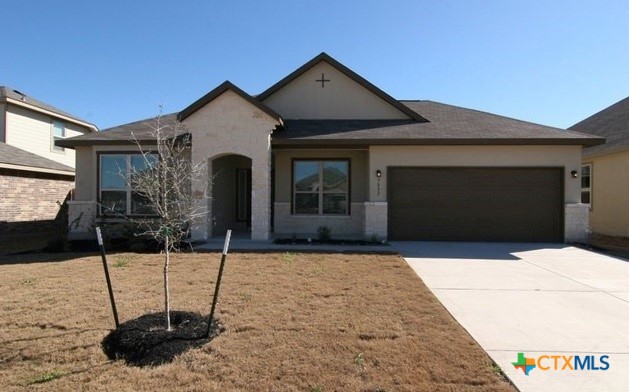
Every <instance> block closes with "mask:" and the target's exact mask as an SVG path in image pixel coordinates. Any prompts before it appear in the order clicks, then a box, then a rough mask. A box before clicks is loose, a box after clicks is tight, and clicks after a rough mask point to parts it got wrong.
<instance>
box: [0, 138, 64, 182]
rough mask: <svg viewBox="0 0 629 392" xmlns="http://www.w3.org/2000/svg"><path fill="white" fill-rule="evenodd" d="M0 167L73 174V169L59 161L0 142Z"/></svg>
mask: <svg viewBox="0 0 629 392" xmlns="http://www.w3.org/2000/svg"><path fill="white" fill-rule="evenodd" d="M0 168H5V169H16V170H26V171H34V172H43V173H53V174H64V175H69V176H74V169H73V168H71V167H70V166H66V165H63V164H61V163H59V162H55V161H53V160H50V159H47V158H44V157H42V156H39V155H37V154H33V153H31V152H28V151H25V150H22V149H21V148H17V147H14V146H11V145H8V144H6V143H4V142H0Z"/></svg>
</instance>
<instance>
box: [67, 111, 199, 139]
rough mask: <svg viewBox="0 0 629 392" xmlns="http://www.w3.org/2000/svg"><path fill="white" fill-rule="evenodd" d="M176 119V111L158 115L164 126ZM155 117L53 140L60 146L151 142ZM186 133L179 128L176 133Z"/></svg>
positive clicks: (171, 124) (171, 123)
mask: <svg viewBox="0 0 629 392" xmlns="http://www.w3.org/2000/svg"><path fill="white" fill-rule="evenodd" d="M176 120H177V113H171V114H164V115H162V116H160V123H161V124H162V125H164V126H174V125H175V123H176ZM156 121H157V119H156V118H155V117H153V118H147V119H144V120H140V121H136V122H132V123H128V124H123V125H119V126H116V127H112V128H107V129H103V130H102V131H100V132H95V133H88V134H85V135H80V136H75V137H71V138H67V139H60V140H57V141H56V142H55V144H56V145H57V146H60V147H76V146H91V145H120V144H127V145H128V144H136V143H137V142H138V141H140V142H144V143H146V142H151V141H153V142H154V140H155V136H153V135H152V134H151V133H152V132H153V130H154V127H155V126H156V125H157V124H156ZM185 133H187V131H185V130H183V129H181V130H179V133H178V135H182V134H185Z"/></svg>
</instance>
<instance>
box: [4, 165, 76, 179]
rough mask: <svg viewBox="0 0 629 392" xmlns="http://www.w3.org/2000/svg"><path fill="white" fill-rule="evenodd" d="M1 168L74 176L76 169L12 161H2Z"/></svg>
mask: <svg viewBox="0 0 629 392" xmlns="http://www.w3.org/2000/svg"><path fill="white" fill-rule="evenodd" d="M0 168H1V169H11V170H21V171H29V172H36V173H47V174H59V175H63V176H72V177H74V175H75V174H74V171H68V170H57V169H48V168H44V167H37V166H27V165H16V164H12V163H0Z"/></svg>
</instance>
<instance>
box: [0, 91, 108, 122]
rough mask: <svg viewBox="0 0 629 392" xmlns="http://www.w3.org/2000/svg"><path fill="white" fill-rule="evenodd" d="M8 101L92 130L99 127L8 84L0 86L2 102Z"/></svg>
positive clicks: (0, 99)
mask: <svg viewBox="0 0 629 392" xmlns="http://www.w3.org/2000/svg"><path fill="white" fill-rule="evenodd" d="M1 102H7V103H12V104H14V105H18V106H23V107H27V108H29V109H32V110H36V111H38V112H41V113H44V114H47V115H50V116H53V117H57V118H59V119H62V120H66V121H70V122H73V123H75V124H78V125H81V126H83V127H86V128H88V129H89V130H90V131H92V132H96V131H98V128H97V127H96V126H95V125H94V124H91V123H89V122H87V121H85V120H82V119H80V118H78V117H76V116H73V115H72V114H70V113H67V112H64V111H63V110H61V109H58V108H56V107H54V106H51V105H48V104H47V103H44V102H42V101H39V100H37V99H35V98H32V97H30V96H27V95H26V94H23V93H21V92H19V91H17V90H14V89H12V88H11V87H8V86H0V103H1Z"/></svg>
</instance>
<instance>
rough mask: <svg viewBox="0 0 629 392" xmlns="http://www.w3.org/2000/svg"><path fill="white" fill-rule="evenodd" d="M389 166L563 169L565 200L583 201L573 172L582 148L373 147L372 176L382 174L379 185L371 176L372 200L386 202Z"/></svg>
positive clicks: (578, 162) (578, 183) (371, 152)
mask: <svg viewBox="0 0 629 392" xmlns="http://www.w3.org/2000/svg"><path fill="white" fill-rule="evenodd" d="M388 166H427V167H431V166H444V167H445V166H451V167H456V166H478V167H492V166H493V167H500V166H504V167H513V166H520V167H563V168H565V170H564V200H565V202H566V203H579V202H580V201H581V182H580V179H579V178H576V179H575V178H572V177H571V175H570V172H571V171H572V170H576V171H577V172H580V167H581V146H372V147H370V148H369V173H374V172H375V171H376V170H381V171H382V178H381V180H380V193H379V194H378V187H377V185H378V182H377V181H376V179H375V178H373V176H369V179H370V186H369V197H370V200H371V201H386V198H387V170H386V169H387V167H388Z"/></svg>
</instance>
